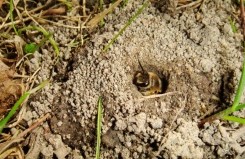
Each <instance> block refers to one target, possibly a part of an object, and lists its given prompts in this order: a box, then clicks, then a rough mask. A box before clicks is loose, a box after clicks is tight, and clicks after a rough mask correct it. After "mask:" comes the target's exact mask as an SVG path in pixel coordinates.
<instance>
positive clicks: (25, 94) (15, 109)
mask: <svg viewBox="0 0 245 159" xmlns="http://www.w3.org/2000/svg"><path fill="white" fill-rule="evenodd" d="M29 95H30V93H29V92H25V93H24V94H23V95H22V96H21V97H20V99H19V100H18V101H17V102H16V103H15V104H14V106H13V107H12V108H11V110H10V112H9V113H8V115H7V116H6V117H5V118H4V119H2V120H1V121H0V133H2V130H3V128H4V127H5V125H6V124H7V122H8V121H9V120H10V118H11V117H12V116H13V115H14V114H15V112H16V111H17V109H18V108H19V107H20V105H21V104H22V103H23V102H24V101H25V99H26V98H27V97H28V96H29Z"/></svg>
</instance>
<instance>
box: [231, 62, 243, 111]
mask: <svg viewBox="0 0 245 159" xmlns="http://www.w3.org/2000/svg"><path fill="white" fill-rule="evenodd" d="M244 86H245V60H244V61H243V66H242V74H241V77H240V81H239V85H238V89H237V92H236V96H235V99H234V102H233V104H232V111H233V112H234V111H235V110H236V107H237V106H238V105H239V103H240V99H241V96H242V93H243V90H244Z"/></svg>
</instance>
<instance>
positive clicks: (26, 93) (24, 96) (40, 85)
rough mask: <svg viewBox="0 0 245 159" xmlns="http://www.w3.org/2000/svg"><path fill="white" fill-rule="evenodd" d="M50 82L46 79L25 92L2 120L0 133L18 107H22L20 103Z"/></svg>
mask: <svg viewBox="0 0 245 159" xmlns="http://www.w3.org/2000/svg"><path fill="white" fill-rule="evenodd" d="M47 84H48V81H44V82H42V83H41V84H39V85H38V86H37V87H36V88H34V89H32V90H30V91H27V92H25V93H24V94H23V95H22V96H21V97H20V98H19V100H18V101H17V102H16V103H15V104H14V106H13V107H12V108H11V110H10V112H9V113H8V115H7V116H6V117H5V118H3V119H2V120H1V121H0V133H2V130H3V128H4V127H5V125H6V124H7V123H8V121H9V120H10V118H11V117H12V116H13V115H14V114H15V112H16V111H17V110H18V108H19V107H20V105H21V104H22V103H23V102H24V101H25V100H26V99H27V98H28V97H29V95H30V94H32V93H34V92H36V91H37V90H39V89H41V88H43V87H45V86H46V85H47Z"/></svg>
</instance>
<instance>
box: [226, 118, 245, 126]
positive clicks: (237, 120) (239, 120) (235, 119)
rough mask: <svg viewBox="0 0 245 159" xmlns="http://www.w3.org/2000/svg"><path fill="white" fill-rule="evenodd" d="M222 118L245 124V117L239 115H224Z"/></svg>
mask: <svg viewBox="0 0 245 159" xmlns="http://www.w3.org/2000/svg"><path fill="white" fill-rule="evenodd" d="M222 119H224V120H229V121H233V122H238V123H240V124H245V119H244V118H239V117H236V116H223V117H222Z"/></svg>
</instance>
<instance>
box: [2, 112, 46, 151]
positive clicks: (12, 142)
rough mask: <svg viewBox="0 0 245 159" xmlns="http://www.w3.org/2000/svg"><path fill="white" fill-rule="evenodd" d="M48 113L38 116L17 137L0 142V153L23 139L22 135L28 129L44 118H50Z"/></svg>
mask: <svg viewBox="0 0 245 159" xmlns="http://www.w3.org/2000/svg"><path fill="white" fill-rule="evenodd" d="M50 117H51V116H50V114H46V115H45V116H43V117H41V118H39V119H38V120H37V121H36V122H35V123H34V124H32V125H31V126H30V127H29V128H28V129H26V130H25V131H23V132H22V133H20V134H19V135H18V136H17V137H15V138H13V139H12V140H10V141H6V142H5V143H1V144H0V154H1V153H2V152H4V151H5V150H6V149H7V148H8V147H10V146H11V145H12V144H14V143H18V142H20V141H22V140H23V137H24V136H25V135H27V134H28V133H29V132H30V131H32V130H33V129H35V128H36V127H38V126H39V125H41V124H42V123H43V122H44V121H45V120H47V119H48V118H50Z"/></svg>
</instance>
